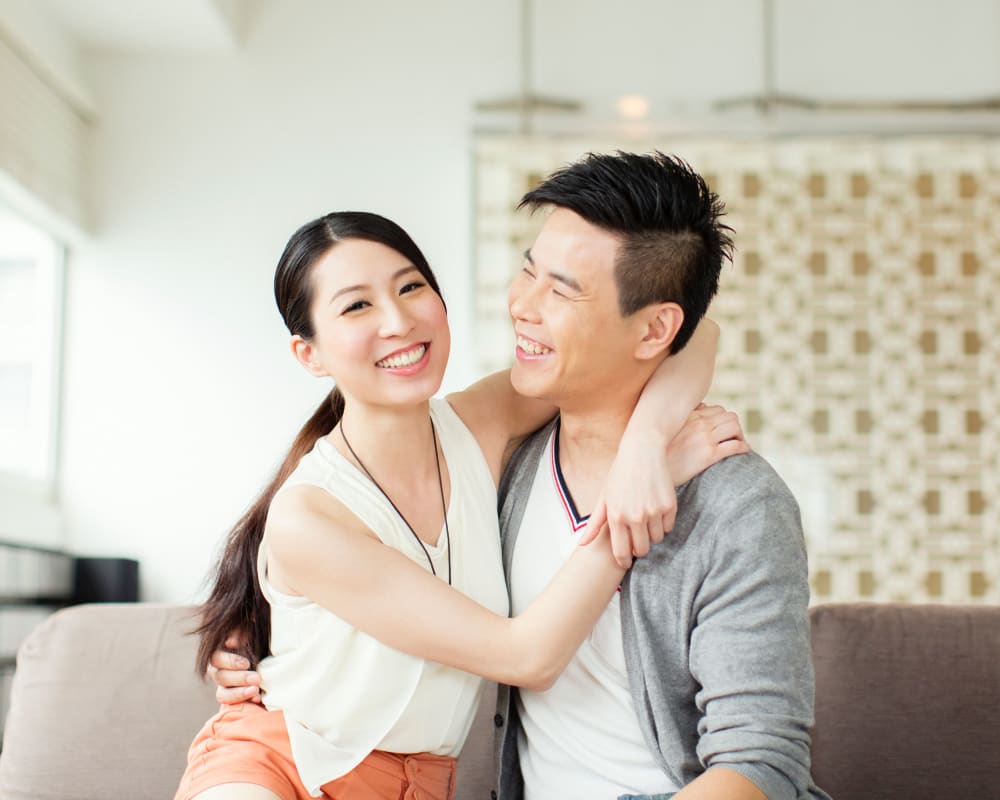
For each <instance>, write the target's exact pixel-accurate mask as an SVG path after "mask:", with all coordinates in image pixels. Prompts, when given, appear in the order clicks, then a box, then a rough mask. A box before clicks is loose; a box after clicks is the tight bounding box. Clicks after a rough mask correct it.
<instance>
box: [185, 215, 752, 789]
mask: <svg viewBox="0 0 1000 800" xmlns="http://www.w3.org/2000/svg"><path fill="white" fill-rule="evenodd" d="M275 295H276V299H277V302H278V307H279V309H280V310H281V313H282V316H283V317H284V320H285V323H286V325H287V326H288V329H289V331H290V332H291V334H292V342H291V343H292V350H293V353H294V354H295V357H296V358H297V359H298V361H299V362H300V363H301V364H302V365H303V366H304V367H305V368H306V369H307V370H308V371H309V372H310V373H311V374H313V375H315V376H317V377H333V378H334V379H335V381H336V384H337V389H335V390H334V392H333V393H332V395H331V397H330V399H329V401H325V402H324V403H323V405H322V406H321V407H320V408H319V409H318V410H317V412H316V413H315V414H314V415H313V418H312V419H311V420H310V421H309V423H307V425H306V427H305V428H304V429H303V431H302V432H301V433H300V434H299V436H298V438H297V439H296V442H295V445H294V446H293V448H292V451H291V452H290V453H289V455H288V457H287V458H286V460H285V462H284V464H283V466H282V468H281V469H280V470H279V473H278V475H277V477H276V478H275V480H274V481H273V482H272V483H271V485H270V486H269V487H268V488H267V489H266V490H265V491H264V492H263V494H262V495H261V497H260V498H259V499H258V500H257V502H256V503H255V505H254V506H253V507H252V508H251V509H250V511H249V512H248V513H247V514H246V515H245V516H244V518H243V519H242V520H241V521H240V523H238V524H237V526H236V528H235V529H234V531H233V532H232V534H231V535H230V538H229V541H228V543H227V547H226V550H225V552H224V554H223V557H222V559H221V561H220V565H219V571H218V575H217V578H216V583H215V587H214V589H213V592H212V594H211V597H210V599H209V601H208V602H207V604H206V606H205V608H204V623H203V626H202V628H201V633H202V641H201V647H200V650H199V668H200V669H204V668H205V666H206V665H207V663H208V661H209V658H210V656H211V654H212V652H213V651H214V650H216V649H218V648H219V647H220V646H221V645H222V643H223V642H224V640H225V638H226V636H227V634H228V632H229V631H231V630H233V629H238V630H244V631H250V632H251V633H252V638H251V640H250V641H249V642H248V647H247V652H246V653H245V654H246V655H247V656H248V657H249V658H250V659H251V660H252V661H258V660H260V659H263V661H261V662H260V664H259V667H258V670H259V672H260V675H261V678H262V684H263V686H264V687H265V690H266V697H265V701H266V703H267V709H264V708H262V707H260V706H257V705H254V704H251V703H246V704H244V705H242V706H239V707H236V708H235V709H232V708H230V709H223V710H222V711H221V712H220V714H218V715H217V716H216V717H214V718H213V719H212V720H210V721H209V723H208V724H206V726H205V728H204V729H203V730H202V732H201V733H200V734H199V735H198V737H197V738H196V740H195V742H194V744H193V745H192V748H191V752H190V754H189V765H188V770H187V772H186V773H185V776H184V779H183V781H182V784H181V787H180V789H179V790H178V795H177V796H178V798H190V797H200V798H205V799H206V800H207V799H208V798H223V797H227V798H228V797H233V798H235V797H239V798H257V797H261V798H273V797H279V798H285V797H306V796H309V795H317V794H318V793H320V792H323V793H324V794H326V795H327V796H330V797H347V798H351V797H393V798H395V797H400V796H401V794H402V793H403V792H409V793H408V794H406V796H407V797H410V796H412V794H413V793H414V792H416V791H417V790H418V789H419V791H420V793H421V796H422V797H423V796H426V797H433V798H445V797H449V796H450V792H451V786H452V783H453V774H454V756H456V755H457V753H458V751H459V750H460V748H461V745H462V742H463V741H464V738H465V735H466V734H467V732H468V728H469V725H470V723H471V720H472V717H473V714H474V712H475V708H476V705H477V703H478V698H479V691H480V687H481V680H480V678H478V677H476V676H484V677H486V678H490V679H493V680H497V681H502V682H505V683H510V684H516V685H523V686H531V687H536V688H538V687H544V686H545V685H547V684H549V683H551V681H553V680H554V679H555V677H556V676H557V675H558V674H559V672H560V671H561V670H562V668H563V667H564V666H565V664H566V663H567V661H568V660H569V659H570V658H571V657H572V654H573V653H574V652H575V650H576V648H577V647H578V646H579V644H580V642H581V641H582V640H583V639H584V637H585V636H586V635H587V633H588V632H589V631H590V630H591V628H592V627H593V624H594V622H595V620H596V619H597V617H598V616H599V615H600V613H601V611H602V610H603V608H604V607H605V606H606V605H607V603H608V601H609V599H610V597H611V596H612V594H613V593H614V591H615V589H616V587H617V586H618V584H619V582H620V580H621V577H622V575H623V571H624V569H623V567H622V566H621V565H619V563H618V562H617V561H616V560H615V558H614V556H613V554H612V551H611V548H610V544H609V537H608V535H607V533H606V532H601V533H600V534H599V535H598V536H597V537H596V539H595V540H594V542H592V543H591V544H589V545H587V546H586V547H580V548H579V549H578V552H577V553H576V554H575V555H574V556H573V557H572V558H571V559H570V560H569V562H568V563H567V564H566V566H565V567H564V568H563V569H562V570H561V571H560V573H559V574H558V575H557V576H556V578H555V579H554V580H553V581H552V583H551V584H550V585H549V587H548V588H547V589H546V590H545V591H544V592H543V593H542V594H541V596H539V598H538V599H537V600H536V601H535V602H534V603H533V604H532V606H531V607H530V608H529V609H527V610H526V611H525V612H524V613H523V614H521V615H520V616H518V617H517V618H514V619H508V618H507V616H506V614H507V610H508V601H507V595H506V589H505V583H504V578H503V574H502V570H501V566H500V563H501V562H500V549H499V537H498V531H497V522H496V514H495V503H496V483H497V480H498V478H499V475H500V471H501V468H502V464H503V459H504V454H505V452H508V450H509V448H510V446H511V444H512V443H513V442H515V441H516V440H517V439H518V438H519V437H521V436H524V435H525V434H527V433H528V432H530V431H531V430H533V429H535V428H537V427H538V426H539V425H540V424H541V423H543V422H544V421H546V420H547V419H548V418H550V417H551V416H552V414H553V413H554V409H553V408H551V407H549V406H547V405H546V404H544V403H541V402H538V401H533V400H528V399H525V398H520V397H518V396H517V395H516V394H515V393H514V392H513V390H512V389H511V387H510V382H509V379H508V378H507V376H506V375H505V374H500V375H496V376H491V377H490V378H487V379H485V380H484V381H481V382H480V383H478V384H476V385H475V386H473V387H471V388H470V389H469V390H467V391H466V392H464V393H460V394H458V395H453V396H451V397H450V398H449V399H448V400H447V401H446V400H432V399H431V398H432V397H433V395H434V394H435V393H436V392H437V390H438V388H439V387H440V383H441V380H442V377H443V374H444V368H445V364H446V362H447V357H448V349H449V342H450V340H449V331H448V325H447V319H446V315H445V308H444V303H443V302H442V300H441V297H440V293H439V290H438V287H437V283H436V281H435V279H434V276H433V274H432V273H431V271H430V268H429V266H428V265H427V262H426V260H425V259H424V257H423V255H422V254H421V253H420V251H419V249H418V248H417V247H416V245H415V244H414V243H413V242H412V240H410V238H409V237H408V236H407V235H406V233H405V232H403V231H402V230H401V229H400V228H399V227H398V226H396V225H395V224H394V223H392V222H390V221H389V220H386V219H384V218H382V217H378V216H377V215H373V214H362V213H340V214H330V215H327V216H326V217H323V218H321V219H319V220H315V221H314V222H312V223H309V224H307V225H305V226H303V227H302V228H301V229H299V231H297V232H296V233H295V234H294V235H293V236H292V238H291V240H290V241H289V243H288V245H287V246H286V248H285V251H284V254H283V255H282V257H281V260H280V262H279V264H278V268H277V271H276V274H275ZM709 338H711V337H709ZM702 345H704V343H702ZM710 348H714V341H713V342H711V345H710ZM688 349H690V352H688ZM688 349H686V350H685V351H684V355H683V356H679V357H677V358H675V359H670V361H669V362H667V366H665V367H662V368H661V369H660V373H663V375H660V374H659V373H658V375H657V380H665V381H670V380H672V381H673V382H674V383H675V384H676V375H675V373H677V372H679V371H680V370H682V369H683V370H692V369H693V368H694V366H695V365H697V364H698V363H702V364H703V366H702V367H701V372H702V373H703V374H702V375H701V377H700V379H698V380H695V381H690V380H689V381H686V382H684V383H682V384H681V385H679V386H678V385H674V386H673V391H672V392H671V393H670V394H671V397H672V401H671V405H672V408H670V409H667V411H666V412H665V413H668V414H672V415H673V416H674V417H675V418H676V419H677V420H679V421H682V420H683V419H684V418H686V416H687V414H688V412H689V411H690V409H691V408H693V407H694V405H695V404H696V403H697V401H698V399H699V398H700V397H701V396H702V394H703V393H704V391H705V388H706V387H707V384H708V379H709V375H708V373H709V372H710V369H709V368H708V367H707V366H704V365H708V364H710V363H711V360H712V359H711V352H709V353H708V354H707V355H706V353H705V352H699V350H698V347H697V346H696V347H694V348H691V347H690V345H689V348H688ZM682 359H683V361H682ZM671 362H673V363H671ZM685 395H687V396H685ZM642 402H643V403H646V402H651V401H649V400H648V399H647V398H646V397H645V396H644V399H643V401H642ZM676 427H680V425H679V424H678V425H677V426H676ZM676 427H675V429H676ZM726 438H729V437H726ZM625 447H626V445H625V443H623V449H624V448H625ZM648 447H649V443H648V442H645V441H643V442H636V443H635V452H637V453H638V452H642V450H644V449H647V448H648ZM736 451H738V448H737V449H736ZM714 460H717V457H714ZM708 463H711V462H705V463H703V464H702V465H701V467H702V468H703V467H704V466H707V465H708ZM657 526H658V527H659V529H660V530H659V534H657V532H656V530H655V528H656V527H657ZM651 528H652V529H653V537H652V538H654V539H655V538H657V535H659V536H662V522H661V521H656V522H654V523H653V524H652V525H651ZM414 562H416V563H414ZM428 573H430V574H428ZM252 575H256V576H257V579H258V585H253V584H252V581H250V580H248V577H249V576H252ZM455 589H457V590H458V591H455ZM265 598H266V600H265ZM567 609H572V611H571V613H569V614H567V611H566V610H567ZM268 653H270V655H268ZM400 754H409V755H400Z"/></svg>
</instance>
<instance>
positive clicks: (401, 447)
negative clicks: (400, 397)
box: [329, 401, 437, 481]
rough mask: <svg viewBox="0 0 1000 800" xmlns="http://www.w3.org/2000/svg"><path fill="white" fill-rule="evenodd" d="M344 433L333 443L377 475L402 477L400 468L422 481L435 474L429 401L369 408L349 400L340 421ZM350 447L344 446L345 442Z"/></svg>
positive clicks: (334, 435) (333, 435)
mask: <svg viewBox="0 0 1000 800" xmlns="http://www.w3.org/2000/svg"><path fill="white" fill-rule="evenodd" d="M340 428H341V431H342V432H343V436H342V435H341V431H336V430H334V431H333V432H331V433H330V435H329V440H330V442H331V444H333V445H334V447H336V448H337V449H338V450H340V451H341V453H342V454H343V455H344V456H345V457H347V458H349V459H350V460H352V461H353V460H355V458H353V457H352V455H351V453H350V449H351V448H353V450H354V453H355V454H356V458H357V459H360V460H361V461H363V462H364V466H365V467H366V468H367V469H368V470H369V471H370V472H371V473H372V474H373V475H383V476H385V477H386V478H388V477H389V476H390V475H392V476H394V477H397V479H398V478H399V477H401V476H400V475H399V473H400V469H401V468H405V471H406V473H407V474H408V475H410V476H412V477H413V478H414V479H416V480H417V481H419V480H420V479H421V478H422V477H424V476H427V475H430V474H431V473H434V474H435V475H436V472H437V467H436V463H435V459H434V438H433V434H432V432H431V423H430V404H429V402H427V401H425V402H423V403H418V404H417V405H413V406H405V407H398V406H394V407H385V406H368V405H364V404H362V403H357V402H351V401H348V402H347V403H346V407H345V409H344V416H343V417H342V418H341V420H340ZM345 438H346V440H347V441H348V442H350V448H346V447H345V446H344V439H345Z"/></svg>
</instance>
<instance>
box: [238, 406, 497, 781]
mask: <svg viewBox="0 0 1000 800" xmlns="http://www.w3.org/2000/svg"><path fill="white" fill-rule="evenodd" d="M430 411H431V419H432V420H433V422H434V426H435V429H436V430H437V435H438V440H439V441H440V443H441V450H442V453H443V454H444V460H445V462H446V463H447V465H448V474H449V476H450V478H451V500H450V504H449V507H448V526H449V529H450V531H451V567H452V584H453V585H454V586H455V588H456V589H458V590H459V591H461V592H463V593H465V594H466V595H468V596H469V597H471V598H472V599H474V600H476V601H477V602H479V603H481V604H482V605H483V606H485V607H486V608H489V609H490V610H491V611H493V612H495V613H497V614H501V615H504V616H506V615H507V612H508V600H507V591H506V586H505V583H504V577H503V567H502V562H501V555H500V535H499V530H498V526H497V514H496V486H495V485H494V483H493V477H492V475H491V474H490V470H489V466H488V465H487V463H486V459H485V457H484V456H483V453H482V451H481V450H480V449H479V445H478V443H477V442H476V440H475V438H474V437H473V436H472V434H471V433H470V431H469V429H468V428H466V427H465V425H464V423H463V422H462V421H461V419H459V417H458V415H457V414H456V413H455V412H454V411H453V410H452V408H451V406H450V405H448V402H447V401H446V400H440V399H434V400H431V404H430ZM301 484H307V485H311V486H318V487H320V488H322V489H324V490H326V491H328V492H330V494H332V495H333V496H334V497H336V498H337V499H338V500H339V501H340V502H342V503H343V504H344V505H345V506H347V508H349V509H350V510H351V511H352V512H353V513H354V514H356V515H357V516H358V518H359V519H361V520H362V521H363V522H364V523H365V524H366V525H367V526H368V527H369V528H370V529H371V530H372V531H373V532H374V533H375V534H376V535H377V536H378V538H379V539H380V540H381V541H382V542H383V543H385V544H387V545H388V546H390V547H394V548H396V549H397V550H399V551H400V552H402V553H403V554H405V555H406V556H408V557H409V558H411V559H413V561H415V562H416V563H417V564H418V565H420V566H421V567H422V568H424V569H427V570H428V571H429V566H428V564H427V558H426V556H425V555H424V553H423V551H422V550H421V549H420V546H419V545H418V544H417V543H416V541H415V540H414V538H413V534H412V533H411V532H410V529H409V528H408V527H407V526H406V524H405V523H404V522H403V520H402V519H401V518H400V517H399V515H398V514H397V513H396V511H395V510H394V509H393V508H392V506H391V505H390V504H389V503H388V501H387V500H386V499H385V497H384V496H383V495H382V493H381V492H380V491H379V490H378V489H377V488H376V487H375V485H374V484H372V482H371V481H370V480H369V479H368V477H367V476H365V475H364V473H362V472H361V471H360V470H358V469H357V468H356V467H355V466H354V464H352V463H351V462H350V461H348V460H347V459H345V458H344V457H343V456H341V455H340V453H339V452H338V451H337V450H336V449H335V448H334V447H333V446H332V445H331V444H330V443H329V442H328V441H327V440H326V439H325V438H322V439H320V440H319V441H318V442H317V443H316V446H315V447H314V448H313V450H311V451H310V452H309V453H307V454H306V455H305V456H303V458H302V460H301V461H300V462H299V465H298V467H297V468H296V469H295V471H294V472H293V473H292V474H291V475H290V476H289V478H288V480H287V481H286V482H285V484H284V485H283V486H282V490H284V489H285V488H287V487H289V486H296V485H301ZM279 491H280V490H279ZM435 500H436V498H435ZM426 546H427V550H428V552H429V553H430V555H431V559H432V561H433V563H434V568H435V570H436V571H437V575H438V577H439V578H441V579H442V580H447V576H448V553H447V546H446V544H445V536H444V532H443V530H442V534H441V536H440V538H439V540H438V544H437V546H434V547H432V546H430V545H426ZM257 569H258V575H259V577H260V583H261V587H262V588H263V592H264V596H265V597H266V598H267V600H268V602H269V603H270V604H271V653H272V655H270V656H269V657H267V658H265V659H264V660H263V661H262V662H261V663H260V666H259V667H258V671H259V672H260V676H261V686H262V689H263V692H264V703H265V705H266V706H267V708H269V709H281V710H283V711H284V713H285V722H286V725H287V727H288V736H289V739H290V741H291V746H292V753H293V755H294V757H295V763H296V766H297V767H298V771H299V776H300V777H301V779H302V782H303V784H304V785H305V786H306V788H307V789H308V790H309V792H310V794H312V795H313V796H319V793H320V792H319V790H320V787H321V786H322V785H323V784H325V783H328V782H330V781H332V780H334V779H336V778H339V777H340V776H342V775H344V774H346V773H347V772H349V771H350V770H352V769H353V768H354V767H355V766H357V765H358V764H359V763H360V762H361V761H362V759H364V758H365V756H367V755H368V753H370V752H371V751H372V750H387V751H390V752H396V753H419V752H429V753H434V754H437V755H449V756H457V755H458V753H459V751H460V750H461V748H462V745H463V744H464V742H465V738H466V736H467V735H468V732H469V728H470V726H471V724H472V719H473V716H474V715H475V712H476V707H477V706H478V703H479V696H480V692H481V689H482V686H483V679H482V678H479V677H478V676H475V675H471V674H469V673H467V672H463V671H461V670H458V669H453V668H451V667H446V666H443V665H441V664H437V663H435V662H432V661H425V660H424V659H421V658H417V657H415V656H412V655H408V654H406V653H402V652H400V651H398V650H395V649H393V648H391V647H389V646H387V645H385V644H382V642H380V641H378V640H377V639H375V638H374V637H372V636H369V635H368V634H366V633H363V632H362V631H359V630H358V629H356V628H354V627H352V626H351V625H349V624H348V623H347V622H345V621H344V620H342V619H341V618H340V617H338V616H337V615H336V614H334V613H333V612H331V611H328V610H327V609H325V608H323V607H322V606H320V605H318V604H316V603H314V602H313V601H312V600H310V599H309V598H308V597H302V596H293V595H287V594H284V593H282V592H280V591H278V590H276V589H275V588H274V587H273V586H271V585H270V584H269V583H268V580H267V574H266V572H267V538H266V536H265V538H264V541H263V542H261V548H260V554H259V557H258V563H257Z"/></svg>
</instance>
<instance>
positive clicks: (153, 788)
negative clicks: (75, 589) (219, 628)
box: [0, 603, 217, 800]
mask: <svg viewBox="0 0 1000 800" xmlns="http://www.w3.org/2000/svg"><path fill="white" fill-rule="evenodd" d="M194 612H195V609H194V608H192V607H186V606H168V605H153V604H146V603H139V604H102V605H83V606H74V607H72V608H67V609H64V610H62V611H59V612H58V613H56V614H53V615H52V616H51V617H49V618H48V619H47V620H46V621H45V622H44V623H43V624H42V625H40V626H39V627H38V628H36V629H35V631H34V632H33V633H32V634H31V636H30V637H29V638H28V639H27V640H26V641H25V642H24V644H22V646H21V648H20V650H19V651H18V657H17V670H16V672H15V674H14V681H13V688H12V692H11V705H10V711H9V714H8V717H7V723H6V728H5V731H4V740H3V751H2V753H0V797H3V798H5V800H28V799H29V798H30V799H31V800H65V798H67V797H77V798H88V800H103V798H108V800H111V798H123V797H128V798H135V799H136V800H143V799H144V798H149V800H162V798H164V797H172V796H173V793H174V791H175V790H176V788H177V784H178V782H179V781H180V777H181V773H182V772H183V770H184V766H185V763H186V754H187V749H188V747H189V745H190V744H191V740H192V739H193V738H194V735H195V733H196V732H197V731H198V729H199V728H200V727H201V726H202V725H203V724H204V723H205V720H207V719H208V718H209V717H210V716H211V715H212V714H213V713H214V712H215V710H216V709H217V704H216V703H215V699H214V691H213V688H214V687H211V686H209V685H207V684H206V683H204V682H203V681H202V680H200V679H199V677H198V676H197V675H196V674H195V673H194V656H195V649H196V646H197V640H196V637H194V636H190V635H187V634H188V632H190V631H191V630H192V629H193V628H194V627H195V626H196V624H197V623H196V618H195V616H194Z"/></svg>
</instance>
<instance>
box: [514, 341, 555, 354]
mask: <svg viewBox="0 0 1000 800" xmlns="http://www.w3.org/2000/svg"><path fill="white" fill-rule="evenodd" d="M517 346H518V347H520V348H521V349H522V350H523V351H524V352H525V353H528V354H529V355H533V356H541V355H545V354H546V353H551V352H552V351H551V350H550V349H549V348H548V347H545V346H544V345H540V344H539V343H538V342H533V341H531V339H525V338H524V337H523V336H518V337H517Z"/></svg>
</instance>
